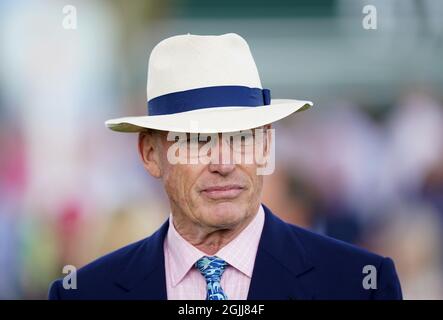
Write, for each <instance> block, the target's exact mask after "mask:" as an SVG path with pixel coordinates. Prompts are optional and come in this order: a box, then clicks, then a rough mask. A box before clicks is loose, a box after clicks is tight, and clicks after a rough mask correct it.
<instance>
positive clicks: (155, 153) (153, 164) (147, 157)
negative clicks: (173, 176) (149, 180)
mask: <svg viewBox="0 0 443 320" xmlns="http://www.w3.org/2000/svg"><path fill="white" fill-rule="evenodd" d="M157 138H158V137H157V136H156V134H155V132H153V131H152V130H146V131H142V132H140V133H139V135H138V151H139V154H140V158H141V160H142V162H143V167H144V168H145V169H146V171H148V172H149V174H150V175H151V176H153V177H154V178H160V177H161V172H162V170H161V161H160V152H161V150H160V147H161V146H160V144H159V143H158V141H157Z"/></svg>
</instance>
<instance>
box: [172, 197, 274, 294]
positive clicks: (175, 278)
mask: <svg viewBox="0 0 443 320" xmlns="http://www.w3.org/2000/svg"><path fill="white" fill-rule="evenodd" d="M264 221H265V215H264V211H263V207H262V206H261V205H260V207H259V210H258V212H257V214H256V216H255V217H254V219H253V220H252V221H251V222H250V223H249V225H248V226H247V227H246V228H245V229H244V230H243V231H242V232H241V233H240V234H239V235H238V236H237V237H236V238H234V239H233V240H232V241H231V242H229V243H228V244H227V245H226V246H224V247H223V248H221V249H220V250H219V251H218V252H217V253H216V254H215V256H218V257H220V258H222V259H223V260H225V261H226V262H227V263H228V264H229V266H228V267H227V268H226V270H225V272H224V273H223V275H222V278H221V286H222V288H223V291H224V292H225V294H226V295H227V297H228V299H229V300H246V299H247V297H248V291H249V285H250V283H251V277H252V271H253V269H254V263H255V256H256V254H257V249H258V244H259V242H260V236H261V233H262V230H263V225H264ZM164 252H165V271H166V290H167V294H168V300H204V299H206V281H205V279H204V277H203V276H202V275H201V274H200V272H199V271H198V270H197V269H196V268H195V267H194V264H195V262H196V261H197V260H198V259H200V258H201V257H203V256H206V254H205V253H204V252H202V251H200V250H199V249H197V248H196V247H194V246H193V245H191V244H190V243H189V242H187V241H186V240H185V239H183V237H182V236H181V235H180V234H179V233H178V232H177V230H176V229H175V227H174V224H173V223H172V215H170V217H169V230H168V234H167V236H166V238H165V241H164Z"/></svg>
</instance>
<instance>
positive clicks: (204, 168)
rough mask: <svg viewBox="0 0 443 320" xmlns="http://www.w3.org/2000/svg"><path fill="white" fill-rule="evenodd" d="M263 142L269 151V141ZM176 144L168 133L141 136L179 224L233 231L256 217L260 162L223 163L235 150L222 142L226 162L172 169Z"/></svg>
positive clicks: (149, 168)
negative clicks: (170, 157) (171, 151)
mask: <svg viewBox="0 0 443 320" xmlns="http://www.w3.org/2000/svg"><path fill="white" fill-rule="evenodd" d="M268 128H270V125H268V126H266V127H264V129H268ZM219 137H221V135H219ZM263 139H264V144H265V148H266V150H268V149H269V143H270V142H269V136H267V135H266V134H265V135H264V137H263ZM220 141H221V139H220ZM174 143H175V141H168V140H167V132H164V131H156V132H153V133H141V134H140V139H139V150H140V153H141V155H142V159H143V162H144V166H145V168H146V169H147V171H148V172H149V173H150V174H151V175H153V176H154V177H157V178H161V179H162V181H163V183H164V187H165V190H166V193H167V195H168V197H169V200H170V204H171V209H172V212H173V213H174V214H175V219H176V220H175V221H176V222H177V223H182V222H183V221H184V220H188V221H189V220H190V221H192V222H193V223H194V224H196V225H200V226H203V227H205V228H214V229H224V228H227V229H229V228H232V227H235V226H236V225H238V224H240V223H242V222H244V221H247V220H248V219H250V218H252V217H253V216H254V214H255V213H256V211H257V209H258V206H259V204H260V197H261V191H262V185H263V176H262V175H258V174H257V168H258V166H259V165H258V164H257V161H255V158H254V159H253V161H250V163H233V161H232V159H231V161H230V162H229V163H227V164H226V163H222V161H221V159H222V156H223V153H225V152H231V153H232V152H233V151H232V150H230V145H229V144H228V143H221V142H220V143H219V145H218V147H217V149H218V153H219V156H220V158H219V160H220V161H211V162H209V163H208V164H202V163H198V164H180V163H178V164H171V163H170V161H169V160H168V148H170V147H171V146H172V145H173V144H174ZM243 162H247V161H243Z"/></svg>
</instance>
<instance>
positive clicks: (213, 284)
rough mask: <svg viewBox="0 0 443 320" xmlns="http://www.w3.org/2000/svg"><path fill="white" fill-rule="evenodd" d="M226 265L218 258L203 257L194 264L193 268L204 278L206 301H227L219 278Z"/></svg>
mask: <svg viewBox="0 0 443 320" xmlns="http://www.w3.org/2000/svg"><path fill="white" fill-rule="evenodd" d="M227 265H228V264H227V263H226V261H224V260H223V259H220V258H219V257H206V256H205V257H203V258H201V259H199V260H198V261H197V262H196V263H195V267H196V268H197V269H198V270H200V273H201V274H202V275H203V277H205V279H206V284H207V295H206V300H227V299H228V297H227V296H226V294H225V293H224V292H223V289H222V287H221V284H220V280H221V276H222V275H223V272H224V271H225V269H226V266H227Z"/></svg>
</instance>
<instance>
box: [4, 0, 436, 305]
mask: <svg viewBox="0 0 443 320" xmlns="http://www.w3.org/2000/svg"><path fill="white" fill-rule="evenodd" d="M368 4H370V5H373V6H374V7H375V8H376V14H377V21H376V27H377V28H376V29H369V30H368V29H365V28H364V27H363V20H364V18H365V16H366V15H367V14H365V13H363V7H364V6H365V5H368ZM66 5H71V7H65V6H66ZM64 8H65V11H63V10H64ZM73 13H75V18H76V19H74V17H73ZM442 17H443V1H439V0H423V1H414V0H397V1H395V0H390V1H380V0H371V1H360V0H323V1H312V0H297V1H291V0H272V1H259V0H254V1H253V0H247V1H235V0H224V1H205V0H183V1H179V0H167V1H152V0H151V1H149V0H143V1H142V0H133V1H99V0H94V1H91V0H89V1H75V0H70V1H69V2H68V1H20V0H14V1H4V0H3V1H1V2H0V39H1V45H0V299H40V298H42V299H44V298H46V295H47V290H48V286H49V284H50V282H51V281H52V280H54V279H55V278H58V277H61V276H63V274H62V267H63V266H64V265H67V264H70V265H74V266H76V267H81V266H82V265H84V264H86V263H88V262H90V261H91V260H93V259H95V258H97V257H98V256H100V255H103V254H105V253H107V252H110V251H111V250H114V249H116V248H119V247H121V246H123V245H125V244H128V243H130V242H133V241H136V240H138V239H141V238H144V237H146V236H148V235H149V234H151V233H152V232H153V231H154V230H155V229H156V228H157V227H159V226H160V224H161V223H162V222H163V221H164V220H165V219H166V218H167V216H168V214H169V208H168V204H167V201H166V196H165V194H164V191H163V190H162V187H161V185H160V184H159V182H158V181H156V180H154V179H153V178H151V177H150V176H149V175H148V174H147V173H146V172H145V171H144V169H143V167H142V165H141V162H140V161H139V158H138V153H137V148H136V142H137V135H135V134H123V133H116V132H112V131H110V130H109V129H107V128H105V126H104V121H105V120H107V119H110V118H114V117H120V116H126V115H144V114H145V113H146V93H145V92H146V89H145V87H146V68H147V62H148V56H149V53H150V51H151V50H152V48H153V47H154V45H155V44H156V43H158V42H159V41H160V40H162V39H164V38H166V37H169V36H172V35H176V34H186V33H191V34H222V33H228V32H235V33H238V34H240V35H242V36H243V37H244V38H245V39H246V40H247V41H248V43H249V45H250V47H251V51H252V53H253V55H254V57H255V60H256V63H257V66H258V69H259V71H260V75H261V80H262V84H263V87H265V88H270V89H271V91H272V96H273V97H274V98H296V99H307V100H312V101H313V102H314V103H315V107H314V108H312V109H311V110H309V111H307V112H303V113H300V114H297V116H293V117H289V118H287V119H285V120H283V121H281V122H279V123H277V124H276V126H275V128H276V159H277V165H276V167H277V170H276V172H275V173H274V174H273V175H271V176H267V177H266V183H265V189H264V198H263V203H265V204H266V205H268V206H269V207H270V208H271V209H272V210H274V211H275V212H276V213H278V214H279V215H280V217H281V218H283V219H284V220H286V221H289V222H291V223H295V224H298V225H301V226H303V227H306V228H309V229H312V230H315V231H316V232H319V233H323V234H327V235H329V236H332V237H335V238H338V239H341V240H343V241H346V242H350V243H353V244H356V245H358V246H361V247H364V248H367V249H369V250H372V251H375V252H377V253H379V254H382V255H385V256H390V257H392V258H393V259H394V261H395V263H396V267H397V270H398V273H399V277H400V280H401V284H402V287H403V293H404V297H405V298H407V299H443V254H442V253H443V235H442V233H443V219H442V218H443V106H442V104H443V94H442V92H443V90H442V89H443V59H442V57H443V19H442ZM74 20H76V21H74ZM372 23H374V21H372ZM73 26H74V28H72V27H73Z"/></svg>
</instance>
